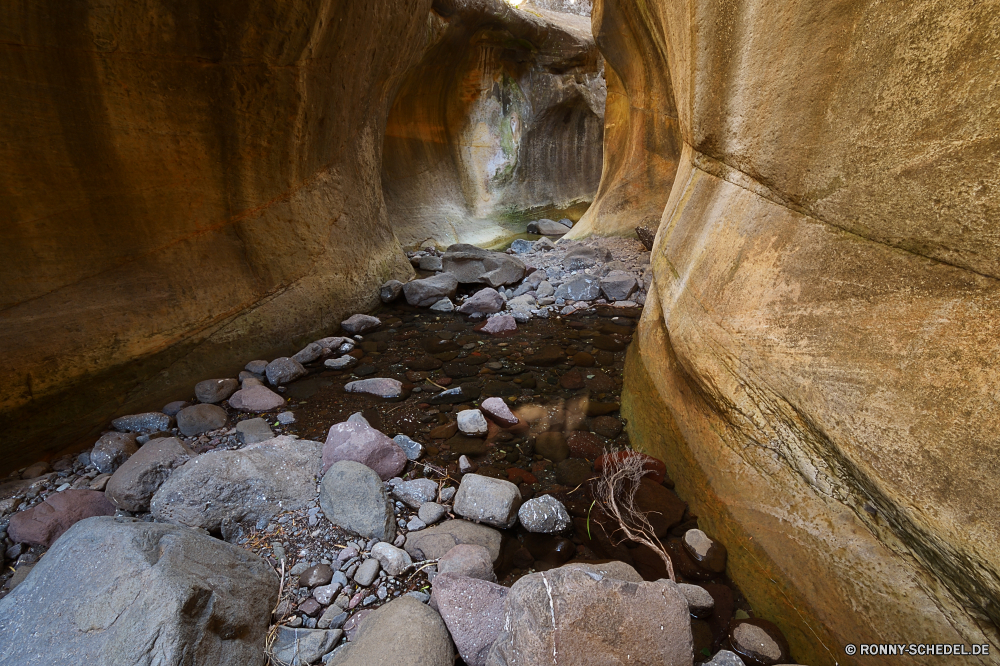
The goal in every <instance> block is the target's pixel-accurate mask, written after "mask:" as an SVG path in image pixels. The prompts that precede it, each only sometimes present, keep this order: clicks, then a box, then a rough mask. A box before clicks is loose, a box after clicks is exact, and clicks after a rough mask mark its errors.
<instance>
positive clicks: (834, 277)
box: [578, 0, 1000, 664]
mask: <svg viewBox="0 0 1000 666" xmlns="http://www.w3.org/2000/svg"><path fill="white" fill-rule="evenodd" d="M596 5H597V6H595V8H594V17H595V26H596V25H599V24H600V25H601V26H602V28H601V30H600V31H599V32H598V34H599V42H601V37H600V35H603V34H609V33H614V32H616V31H617V32H618V33H620V34H632V33H634V32H635V30H636V26H639V27H641V28H642V29H643V30H644V31H645V34H648V35H657V36H658V37H657V39H655V40H654V42H653V43H654V45H655V47H656V48H654V49H652V50H645V49H644V50H641V51H635V50H631V49H632V48H633V47H631V46H629V47H628V49H627V50H626V51H625V52H624V53H619V54H618V56H615V55H614V54H613V53H612V52H608V53H607V56H608V61H609V64H610V65H611V66H612V67H617V63H618V62H619V61H620V60H624V59H626V58H625V56H626V55H628V54H631V55H630V57H631V58H632V59H633V61H640V60H642V59H643V58H647V57H649V58H654V59H656V61H655V62H653V63H647V65H646V66H647V67H649V68H651V69H657V68H662V69H663V70H664V71H666V72H669V77H670V83H671V85H672V88H673V96H674V99H675V100H676V114H677V119H678V122H679V128H680V133H679V140H680V141H681V143H682V145H683V149H682V154H681V155H680V158H679V167H678V170H677V173H676V179H675V182H674V186H673V188H672V190H671V191H670V196H669V201H668V202H667V203H666V206H665V209H664V210H663V215H662V220H661V222H660V225H659V234H658V237H657V244H656V246H655V248H654V251H653V259H652V266H653V271H654V276H655V284H654V289H653V290H652V291H651V292H650V296H649V298H648V299H647V301H646V310H645V314H644V318H643V321H642V324H641V325H640V328H639V331H638V334H637V336H636V340H637V341H638V346H633V348H632V350H631V354H630V358H629V363H628V366H627V368H626V373H625V378H626V395H625V396H624V399H623V403H624V404H623V414H624V415H625V416H626V417H627V418H628V422H629V427H630V429H631V436H632V440H633V441H634V442H639V443H640V444H641V445H642V446H644V447H645V450H647V451H648V452H650V453H653V454H655V455H657V456H658V457H661V458H662V459H663V460H665V461H667V464H668V467H669V473H670V476H671V478H674V479H675V480H676V482H677V490H678V492H679V493H680V494H681V495H682V496H683V497H684V498H685V499H687V500H689V501H690V502H691V505H692V506H691V508H692V511H693V512H694V513H696V514H697V515H698V516H699V518H700V520H701V521H702V523H703V525H704V527H703V528H704V529H705V530H706V531H707V532H709V533H711V534H712V535H713V537H715V538H719V540H720V541H722V542H723V543H725V544H726V546H727V548H728V549H729V571H730V572H731V574H732V575H733V576H734V578H735V579H736V580H737V581H738V584H739V585H740V587H741V589H742V590H743V591H744V592H745V593H746V595H747V597H748V599H749V600H750V602H751V603H752V604H753V607H754V609H755V611H757V612H758V613H759V614H760V615H761V616H763V617H767V618H770V619H773V620H774V621H775V622H776V623H778V624H779V626H781V628H782V630H783V631H784V632H785V634H786V635H787V636H788V638H789V642H790V643H791V644H792V648H793V654H794V656H795V657H796V659H797V660H798V661H799V663H809V664H832V663H834V662H835V661H837V662H839V663H841V664H845V663H867V662H864V661H863V659H864V658H863V657H855V658H852V657H850V656H847V655H845V653H844V645H846V644H847V643H859V642H879V643H890V642H898V643H912V642H913V641H914V640H915V639H914V637H915V636H920V637H922V638H920V639H919V640H920V641H925V642H933V643H965V644H971V643H987V642H989V643H992V644H994V645H995V644H996V643H997V638H998V635H997V626H998V622H1000V605H998V601H997V600H998V599H1000V583H998V581H1000V545H998V544H1000V519H998V514H997V512H996V511H995V510H994V509H993V508H992V507H993V506H994V505H995V503H996V501H995V500H996V496H997V494H998V490H1000V488H998V486H1000V483H998V475H997V473H996V470H997V469H998V467H1000V453H998V452H997V449H996V446H995V440H996V434H995V430H996V428H995V424H996V422H997V417H998V416H1000V409H998V404H997V395H996V390H995V386H996V381H995V376H994V375H995V370H994V368H995V365H996V362H995V359H996V358H997V356H998V354H1000V342H998V338H997V336H996V335H995V331H994V330H993V329H994V327H995V322H996V321H997V320H998V314H1000V311H998V303H1000V288H998V282H997V277H998V276H1000V248H998V245H1000V236H998V232H997V228H996V224H995V222H996V219H997V212H998V208H1000V195H998V191H1000V190H998V186H1000V170H998V168H997V166H998V164H997V147H998V144H997V139H996V137H997V135H998V125H1000V120H998V118H1000V116H998V114H997V109H998V106H1000V98H998V97H997V95H996V91H995V89H994V87H993V86H994V83H993V80H994V76H993V75H992V74H991V72H992V67H993V65H992V64H991V63H993V62H994V61H995V57H994V56H995V55H996V53H997V52H998V50H1000V49H998V46H1000V44H998V39H1000V38H998V33H997V31H996V16H997V9H998V5H997V3H995V2H992V3H986V4H973V3H957V4H956V3H945V2H934V1H930V2H923V3H917V4H910V5H906V6H901V5H893V6H891V7H890V6H887V5H880V4H872V3H864V2H840V3H832V4H831V3H819V4H815V3H812V4H781V3H767V2H749V1H737V2H729V3H712V2H707V1H701V0H689V1H686V2H677V3H670V2H649V3H644V4H643V5H642V8H641V9H640V8H637V7H635V6H633V5H632V3H626V2H623V1H619V0H606V1H604V2H597V3H596ZM609 22H610V23H609ZM929 35H933V39H930V38H928V36H929ZM622 78H623V79H624V77H622ZM609 80H610V79H609ZM609 89H611V90H613V86H611V85H610V83H609ZM629 92H630V93H632V92H633V91H632V89H631V88H629ZM608 108H609V112H608V117H609V119H610V118H612V111H611V109H613V108H614V103H613V102H612V101H610V99H609V103H608ZM609 122H610V120H609ZM616 145H617V144H616V143H615V137H614V136H613V135H612V133H611V131H610V130H609V132H608V135H607V141H606V149H607V153H608V154H607V157H606V160H605V176H604V178H605V180H604V181H603V182H602V185H601V191H602V192H606V191H608V188H611V187H612V186H614V185H615V183H614V182H609V181H608V176H609V171H608V167H607V165H608V164H609V163H610V162H612V161H613V160H615V159H619V158H620V157H621V154H620V148H616V147H615V146H616ZM641 145H642V142H641V141H638V140H633V141H632V142H630V143H627V146H628V147H630V149H631V150H640V149H641ZM619 185H620V186H622V187H627V186H635V187H639V186H638V185H636V184H635V182H634V181H629V180H628V179H625V180H622V181H620V183H619ZM640 189H641V188H640ZM662 195H663V191H662V190H660V189H655V190H651V191H650V192H649V197H651V198H652V199H654V200H655V199H657V198H658V197H662ZM600 203H601V196H600V195H599V196H598V200H597V202H595V204H594V207H593V208H592V209H591V213H588V218H589V219H590V221H591V225H592V230H593V231H601V227H602V224H603V220H604V217H602V215H601V213H600V210H601V209H600ZM588 218H585V219H584V223H583V224H586V223H587V222H588ZM609 219H610V220H611V221H610V222H609V223H608V225H609V226H613V225H614V224H616V222H615V216H614V215H613V214H609ZM583 224H581V225H580V227H578V229H579V230H580V232H583V231H584V229H581V227H583ZM935 659H936V658H935V657H924V658H917V657H905V658H900V659H899V660H898V661H899V663H934V660H935ZM855 660H856V661H855ZM973 662H975V660H974V659H973ZM980 663H987V661H985V660H984V661H982V662H980Z"/></svg>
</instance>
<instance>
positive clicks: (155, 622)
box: [0, 491, 278, 666]
mask: <svg viewBox="0 0 1000 666" xmlns="http://www.w3.org/2000/svg"><path fill="white" fill-rule="evenodd" d="M66 492H67V493H68V492H72V491H66ZM61 494H64V493H61ZM277 601H278V578H277V576H275V575H274V572H273V571H272V570H271V567H270V566H268V565H267V564H266V563H265V562H264V561H263V560H262V559H260V558H259V557H258V556H256V555H254V554H253V553H251V552H249V551H248V550H245V549H243V548H240V547H238V546H234V545H231V544H228V543H225V542H224V541H220V540H219V539H214V538H212V537H210V536H208V535H206V534H203V533H201V532H198V531H196V530H192V529H189V528H186V527H178V526H175V525H164V524H159V523H147V522H141V521H132V520H127V519H126V520H119V519H116V518H112V517H95V518H88V519H86V520H83V521H80V522H78V523H76V525H74V526H73V527H72V528H70V530H69V531H67V532H66V533H65V534H64V535H63V536H62V538H60V539H59V541H57V542H56V543H55V545H53V547H52V548H51V549H50V550H49V551H48V553H46V555H45V557H43V558H42V559H41V560H40V561H39V562H38V564H37V565H36V566H35V567H34V569H33V570H32V572H31V575H30V576H29V577H28V578H27V579H26V580H25V581H24V582H23V583H21V584H20V585H19V586H18V587H17V588H16V589H15V590H13V591H12V592H11V593H10V594H8V595H7V596H6V597H4V598H3V599H0V636H3V642H2V647H0V661H3V662H4V663H6V664H18V665H19V666H43V665H48V664H109V663H121V664H140V663H144V664H152V663H160V664H220V665H221V664H251V663H260V661H261V659H262V655H263V654H264V648H265V640H266V636H267V630H268V624H269V621H270V617H271V609H272V608H274V606H275V604H276V603H277ZM54 618H58V621H53V619H54Z"/></svg>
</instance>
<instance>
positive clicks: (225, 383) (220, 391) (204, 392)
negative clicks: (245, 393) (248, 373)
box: [194, 379, 240, 405]
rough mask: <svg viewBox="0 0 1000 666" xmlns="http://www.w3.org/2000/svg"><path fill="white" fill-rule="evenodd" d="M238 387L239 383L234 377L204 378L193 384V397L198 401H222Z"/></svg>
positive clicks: (210, 402)
mask: <svg viewBox="0 0 1000 666" xmlns="http://www.w3.org/2000/svg"><path fill="white" fill-rule="evenodd" d="M239 387H240V383H239V382H238V381H237V380H235V379H206V380H205V381H203V382H198V383H197V384H195V386H194V397H196V398H198V402H205V403H208V404H212V405H214V404H216V403H218V402H222V401H223V400H225V399H226V398H228V397H229V396H231V395H232V394H233V393H235V392H236V389H238V388H239Z"/></svg>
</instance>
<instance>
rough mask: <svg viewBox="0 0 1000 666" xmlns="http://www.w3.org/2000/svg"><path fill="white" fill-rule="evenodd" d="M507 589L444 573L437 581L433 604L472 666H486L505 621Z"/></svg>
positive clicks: (463, 656) (476, 579)
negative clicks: (491, 649)
mask: <svg viewBox="0 0 1000 666" xmlns="http://www.w3.org/2000/svg"><path fill="white" fill-rule="evenodd" d="M506 600H507V588H506V587H503V586H502V585H497V584H496V583H491V582H489V581H486V580H481V579H479V578H470V577H468V576H459V575H457V574H453V573H442V574H438V575H437V576H435V577H434V586H433V589H432V591H431V604H433V605H434V606H435V607H436V608H437V610H438V612H439V613H440V614H441V618H442V619H443V620H444V623H445V625H446V626H447V627H448V633H450V634H451V638H452V640H453V641H454V642H455V647H456V648H458V654H459V655H460V656H461V657H462V660H463V661H464V662H465V663H466V664H467V665H468V666H485V664H486V658H487V656H488V655H489V652H490V648H491V647H493V642H494V641H496V639H497V636H499V635H500V630H501V628H502V627H503V620H504V601H506Z"/></svg>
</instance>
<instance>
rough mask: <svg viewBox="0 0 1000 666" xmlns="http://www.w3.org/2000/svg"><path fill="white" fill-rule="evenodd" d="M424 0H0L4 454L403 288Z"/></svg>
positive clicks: (91, 428)
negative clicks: (405, 131) (386, 289)
mask: <svg viewBox="0 0 1000 666" xmlns="http://www.w3.org/2000/svg"><path fill="white" fill-rule="evenodd" d="M430 9H431V0H412V1H409V2H406V3H402V2H394V1H392V0H370V1H366V2H351V1H349V0H333V1H332V2H311V1H305V2H301V1H296V0H291V1H288V2H273V1H270V0H251V1H249V2H245V1H241V2H233V1H228V0H224V1H222V2H215V3H205V2H195V1H182V2H160V1H157V0H143V1H141V2H136V3H125V4H114V3H112V4H109V3H106V2H100V1H98V0H93V1H86V0H85V1H82V2H75V3H70V4H66V3H59V2H47V1H39V2H30V3H5V4H4V5H3V7H2V8H0V93H2V94H0V100H2V101H0V134H2V135H3V137H4V139H3V141H0V211H2V214H3V218H4V239H5V254H6V259H5V260H4V261H3V262H2V264H0V349H3V358H4V362H3V364H2V366H0V386H2V389H0V431H2V432H3V438H2V440H0V441H2V444H0V459H2V461H3V462H2V465H0V466H2V467H3V468H5V469H9V468H12V467H17V466H19V465H20V464H22V463H24V462H30V461H31V460H35V459H37V457H38V456H39V455H41V454H44V452H45V451H47V450H52V449H53V448H55V447H60V446H64V445H66V444H68V443H71V442H73V441H74V440H75V439H76V438H80V437H85V436H87V435H88V434H93V433H94V432H95V430H96V429H98V428H100V427H101V426H102V425H103V424H104V423H105V422H106V419H107V418H108V417H109V416H113V415H116V414H118V413H122V412H126V413H127V410H134V409H141V408H150V407H152V408H157V409H158V408H159V407H160V406H161V405H162V404H163V402H162V400H164V399H166V398H167V397H170V395H171V391H177V390H178V389H180V393H181V395H182V396H186V395H188V394H189V393H190V387H191V386H192V384H193V383H194V382H195V381H197V380H201V379H204V378H206V377H211V376H213V375H214V374H216V373H226V374H223V375H222V376H231V375H232V374H233V373H234V372H235V371H236V370H237V369H239V368H240V367H241V366H242V364H243V363H245V362H246V360H247V359H250V358H255V357H259V356H268V354H273V353H274V352H276V351H279V350H280V351H284V352H286V353H287V352H289V351H293V349H290V347H292V346H293V345H294V344H295V343H296V342H299V341H302V340H308V339H313V338H311V337H309V336H312V335H315V334H316V333H318V332H324V331H327V330H330V329H331V327H334V328H335V327H336V323H337V322H339V321H340V319H341V318H342V316H343V315H344V314H345V313H347V314H349V313H351V312H355V311H361V310H365V309H367V308H369V307H371V306H373V305H374V304H375V303H377V291H378V286H379V284H380V283H381V282H382V281H383V280H385V279H388V278H391V277H396V278H402V279H406V277H407V276H408V275H410V274H411V269H410V266H409V264H408V263H407V261H406V258H405V256H404V255H403V254H402V252H401V251H400V247H399V244H398V242H397V241H396V239H395V237H394V234H393V230H392V226H391V224H390V222H389V218H388V216H387V214H386V210H385V206H384V203H383V198H382V189H381V171H380V163H381V159H380V153H381V149H382V137H383V133H384V124H385V119H386V117H387V114H388V110H389V107H390V105H391V103H392V100H393V95H394V93H395V89H396V88H397V87H398V85H399V82H400V80H401V77H402V75H403V74H404V73H405V72H406V71H407V69H408V68H409V67H411V66H412V65H414V64H415V63H416V62H417V60H418V58H419V56H420V54H421V53H422V52H423V49H424V48H425V47H426V43H427V31H428V25H427V22H428V15H429V12H430Z"/></svg>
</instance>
